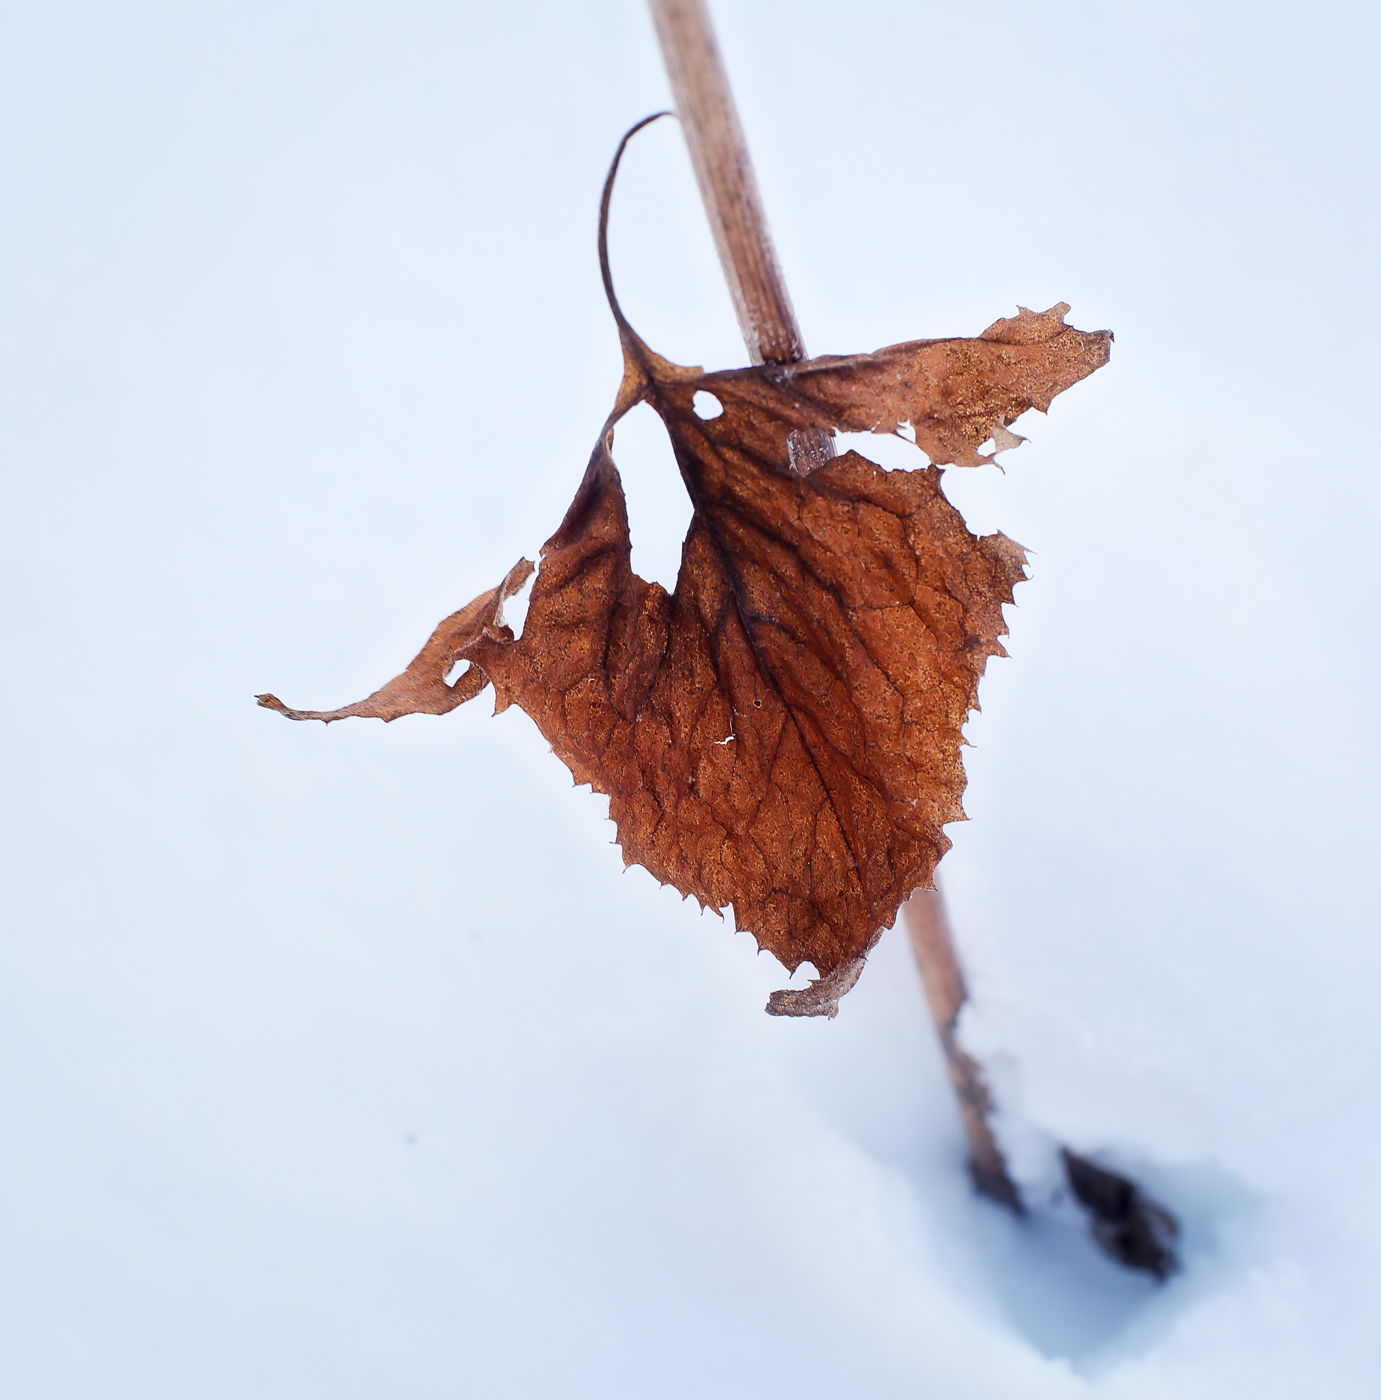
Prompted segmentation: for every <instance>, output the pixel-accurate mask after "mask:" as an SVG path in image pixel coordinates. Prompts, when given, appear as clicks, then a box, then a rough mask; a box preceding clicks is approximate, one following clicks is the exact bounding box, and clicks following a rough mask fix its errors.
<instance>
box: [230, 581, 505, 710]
mask: <svg viewBox="0 0 1381 1400" xmlns="http://www.w3.org/2000/svg"><path fill="white" fill-rule="evenodd" d="M531 577H532V561H531V560H530V559H520V560H519V561H518V562H517V563H516V564H515V565H514V566H513V567H512V568H511V569H510V570H509V571H508V573H507V575H506V576H505V577H504V581H503V582H502V583H501V584H500V585H499V586H498V587H497V588H491V589H490V590H489V591H488V592H487V593H481V594H480V596H479V597H478V598H476V599H475V600H474V601H473V602H470V603H467V604H466V605H465V606H464V607H463V608H461V610H460V611H459V612H454V613H452V614H451V615H450V617H448V618H446V620H445V621H444V622H442V623H441V624H440V625H439V626H438V627H437V629H436V631H435V632H433V633H432V635H431V636H430V637H429V638H428V639H427V644H426V646H424V647H423V648H422V650H421V651H419V652H418V653H417V655H416V656H414V657H413V659H412V661H411V662H410V663H409V664H408V668H407V670H406V671H404V672H403V673H402V675H400V676H394V678H393V679H392V680H391V681H389V683H388V684H387V685H385V686H382V687H381V688H380V689H378V690H376V691H375V692H374V693H373V695H370V696H367V697H366V698H365V699H363V700H357V701H356V702H355V703H354V704H353V705H345V706H343V707H342V708H341V709H339V710H290V709H289V708H288V707H287V706H286V705H285V704H284V703H283V702H282V701H281V700H280V699H279V698H278V697H277V696H276V695H256V696H255V697H254V698H255V699H256V700H258V702H259V703H260V704H261V705H262V706H263V707H264V708H265V709H266V710H277V711H278V713H279V714H280V715H286V716H287V717H288V718H289V719H319V720H322V721H323V722H325V723H326V724H330V723H331V721H332V720H336V719H351V718H355V719H381V720H383V721H384V723H385V724H387V723H389V722H390V721H391V720H395V719H400V718H401V717H402V716H403V715H444V714H448V713H449V712H450V711H451V710H454V709H455V708H456V706H457V705H463V704H464V703H465V702H466V701H467V700H473V699H474V698H475V696H476V695H478V694H479V693H480V691H481V690H483V689H484V687H485V685H486V684H487V683H488V681H487V679H486V677H485V674H484V672H483V671H481V670H478V669H477V668H476V667H475V666H474V665H473V664H471V665H469V666H467V667H466V668H465V670H464V671H463V672H462V673H461V674H460V675H459V676H457V677H456V680H455V683H454V684H453V685H448V684H447V683H446V677H447V676H448V675H449V674H450V672H451V670H452V668H453V667H454V666H455V665H456V663H457V662H459V661H460V660H462V659H463V658H464V655H465V649H466V648H467V647H469V646H472V645H473V644H474V643H475V642H477V641H478V640H479V639H480V638H481V637H488V638H492V639H493V640H494V641H498V642H505V641H507V642H511V641H512V640H513V631H512V629H511V628H509V627H507V626H506V625H505V624H504V620H503V605H504V602H505V601H506V600H507V599H509V598H511V597H512V596H513V595H514V594H515V593H516V592H518V590H519V589H520V588H522V586H523V585H524V584H525V583H526V582H527V581H528V579H529V578H531Z"/></svg>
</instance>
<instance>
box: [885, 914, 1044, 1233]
mask: <svg viewBox="0 0 1381 1400" xmlns="http://www.w3.org/2000/svg"><path fill="white" fill-rule="evenodd" d="M904 909H905V916H906V928H907V932H908V933H909V934H910V935H911V949H912V951H913V952H914V953H915V955H916V963H917V965H918V966H919V967H920V970H921V982H922V984H923V985H924V986H925V996H926V1000H927V1001H928V1002H929V1003H930V1015H931V1018H932V1019H933V1020H934V1022H935V1029H936V1030H937V1031H938V1032H939V1035H940V1045H941V1047H942V1048H943V1050H944V1052H945V1062H946V1064H947V1065H948V1066H949V1077H950V1081H951V1083H952V1084H953V1085H954V1095H955V1097H956V1098H957V1099H958V1100H959V1116H960V1117H961V1118H962V1119H963V1121H964V1136H965V1137H966V1138H967V1139H968V1143H969V1175H970V1176H972V1178H973V1184H974V1186H975V1187H976V1188H977V1189H978V1190H979V1191H980V1192H982V1194H983V1195H985V1196H990V1197H991V1198H992V1199H993V1200H995V1201H1000V1202H1001V1203H1002V1204H1003V1205H1005V1206H1010V1207H1011V1208H1012V1209H1013V1210H1015V1211H1017V1212H1018V1213H1020V1212H1021V1209H1022V1205H1021V1195H1020V1193H1019V1192H1018V1191H1017V1188H1016V1185H1015V1184H1014V1183H1013V1181H1012V1178H1011V1177H1010V1176H1009V1175H1008V1173H1007V1162H1006V1159H1005V1158H1004V1157H1003V1155H1002V1149H1001V1148H1000V1147H999V1146H998V1144H997V1139H996V1138H995V1137H994V1136H993V1130H992V1125H991V1124H990V1123H989V1121H988V1117H989V1115H990V1114H991V1113H992V1111H993V1101H992V1097H991V1095H990V1094H989V1093H988V1084H987V1081H986V1079H985V1078H984V1076H983V1067H982V1066H981V1065H980V1064H979V1063H978V1061H977V1060H975V1059H974V1058H973V1056H972V1055H970V1054H969V1053H968V1051H967V1050H965V1049H964V1048H963V1047H962V1046H961V1045H960V1044H959V1041H958V1038H957V1035H956V1029H957V1027H958V1024H959V1013H960V1012H961V1011H962V1010H963V1009H964V1003H965V1002H966V1001H967V1000H968V999H969V992H968V988H967V986H965V984H964V973H963V969H962V968H961V967H960V966H959V956H958V954H957V953H956V952H955V948H954V936H953V934H951V932H950V927H949V918H948V916H947V915H946V913H945V901H944V897H943V896H942V895H941V894H940V891H939V890H938V889H934V890H917V891H916V893H915V894H913V895H912V896H911V898H910V899H908V900H907V902H906V904H905V906H904Z"/></svg>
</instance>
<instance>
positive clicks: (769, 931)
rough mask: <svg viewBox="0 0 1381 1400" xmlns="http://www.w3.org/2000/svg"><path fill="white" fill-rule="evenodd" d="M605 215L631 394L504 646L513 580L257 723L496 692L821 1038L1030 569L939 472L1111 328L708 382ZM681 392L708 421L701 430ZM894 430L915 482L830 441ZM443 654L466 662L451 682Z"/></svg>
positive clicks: (968, 454) (1049, 316) (917, 838)
mask: <svg viewBox="0 0 1381 1400" xmlns="http://www.w3.org/2000/svg"><path fill="white" fill-rule="evenodd" d="M615 166H616V167H617V161H616V162H615ZM612 180H613V172H612V171H611V172H610V182H612ZM608 194H609V185H606V189H605V201H604V210H603V213H602V217H601V240H600V251H601V261H602V264H603V268H604V273H605V281H606V287H607V289H608V292H609V299H610V305H611V307H612V308H613V311H614V315H615V318H616V320H617V322H618V325H619V331H620V335H621V337H622V341H623V347H624V359H625V371H624V379H623V384H622V386H621V388H620V392H619V395H618V399H617V402H616V404H615V408H614V411H613V413H612V414H611V415H610V418H609V420H608V422H607V423H606V425H605V428H604V431H603V432H602V433H601V435H600V440H599V443H598V445H597V446H596V448H595V451H594V455H593V457H592V458H591V461H590V465H589V467H588V469H587V471H586V473H585V477H584V480H583V481H582V483H581V485H580V489H579V491H578V492H577V493H576V496H575V499H574V501H573V502H572V504H571V507H570V509H569V511H568V512H567V514H566V518H565V520H564V521H563V522H562V524H561V527H560V529H558V530H557V532H556V534H555V535H553V536H552V538H551V539H550V540H548V541H547V543H546V545H545V546H544V547H543V550H542V559H541V567H540V570H539V572H538V575H537V579H536V582H535V583H534V585H533V591H532V599H531V603H530V606H529V610H528V616H527V622H526V624H525V627H524V631H523V635H522V637H521V638H519V639H517V640H514V639H513V637H512V634H511V633H510V632H509V631H508V629H506V628H503V627H502V626H501V625H500V624H499V623H498V611H497V610H498V608H499V607H500V606H501V605H502V600H503V598H504V597H506V596H507V595H508V593H510V592H512V591H513V588H514V587H516V586H517V583H521V581H522V579H521V578H519V579H518V580H517V583H514V580H515V577H516V576H517V571H515V573H512V574H510V575H509V578H508V579H507V580H505V582H504V584H503V585H501V586H500V588H499V589H496V590H491V592H490V593H488V594H485V595H484V597H483V598H481V599H477V600H476V601H475V602H474V603H472V604H471V605H470V607H469V608H468V609H464V610H462V612H461V613H457V614H456V615H455V616H454V617H452V618H448V619H447V620H446V622H445V623H443V624H442V626H441V628H439V629H438V631H437V633H436V635H435V636H434V637H433V638H432V640H431V641H430V642H428V644H427V646H426V648H424V650H423V651H422V653H421V654H420V655H419V656H418V657H417V659H416V660H415V661H414V662H413V663H412V665H411V666H410V667H409V668H408V670H407V671H406V672H405V673H404V674H403V676H400V677H399V678H398V679H397V680H395V681H393V682H390V684H389V685H388V686H386V687H384V689H383V690H381V691H379V692H377V693H376V694H375V695H373V696H371V697H370V698H369V699H368V700H366V701H363V702H361V704H360V705H354V706H348V707H346V708H345V709H343V710H335V711H330V712H327V713H324V714H317V713H314V712H304V711H293V710H288V709H287V708H286V707H285V706H283V705H282V704H281V702H279V701H277V700H275V699H273V697H261V700H260V703H262V704H268V705H270V706H271V707H272V708H275V709H279V710H281V711H282V712H283V713H285V714H288V715H289V716H291V717H292V718H295V719H302V718H318V719H326V720H331V719H338V718H343V717H345V716H347V715H376V716H378V717H380V718H384V719H392V718H396V717H397V716H398V715H399V714H405V713H415V712H425V713H443V712H444V711H445V710H448V709H451V708H454V706H455V705H457V704H459V703H461V702H462V700H464V699H469V698H470V697H471V695H472V694H475V693H478V691H479V689H481V688H482V687H483V684H484V680H485V678H487V679H488V680H490V681H492V682H493V684H494V686H495V689H496V692H497V696H498V701H497V708H498V709H500V710H501V709H504V708H505V707H507V706H508V705H511V704H517V705H519V706H521V707H522V708H523V709H524V710H526V711H527V712H528V714H530V715H531V716H532V718H533V719H534V720H535V721H536V723H537V725H538V727H539V728H540V729H541V731H542V733H543V734H544V735H545V737H546V739H547V740H548V742H549V743H550V744H551V746H552V749H553V751H554V752H555V753H556V754H557V756H558V757H560V758H561V759H562V761H563V762H564V763H566V765H567V766H568V767H569V768H570V770H571V772H572V773H573V774H574V775H575V778H576V780H577V781H578V782H582V783H589V784H590V786H591V787H592V788H593V789H594V790H595V791H596V792H601V793H606V794H607V795H608V796H609V799H610V815H611V817H612V818H613V820H614V822H615V824H616V826H617V828H618V838H619V843H620V845H621V846H622V848H623V855H624V860H625V862H627V863H637V864H639V865H642V866H644V867H646V868H647V869H648V870H649V871H651V873H652V874H653V875H654V876H656V877H657V879H659V880H661V881H663V882H665V883H667V884H671V885H674V886H675V887H676V888H677V889H679V890H680V891H681V892H682V893H683V894H686V895H693V896H694V897H695V898H696V899H698V900H699V901H700V903H701V904H702V905H703V906H706V907H710V908H714V909H719V910H723V909H726V908H728V907H730V906H732V908H733V911H734V920H735V924H736V927H738V928H740V929H748V930H751V931H752V933H753V934H754V935H755V937H756V938H757V941H758V943H759V945H760V946H761V947H764V948H767V949H770V950H771V952H773V953H774V954H775V955H776V956H777V957H778V958H779V959H780V960H781V961H782V962H783V963H784V964H785V965H786V966H787V967H788V968H790V969H791V970H793V971H794V970H795V969H796V968H797V967H798V966H800V965H801V964H802V963H805V962H809V963H811V964H813V965H814V967H815V969H816V972H817V974H818V976H817V980H816V981H814V982H813V983H812V984H811V985H810V986H808V987H806V988H804V989H800V990H791V991H782V992H777V993H774V995H773V997H772V999H771V1001H770V1002H769V1004H768V1010H769V1011H772V1012H774V1013H776V1014H784V1015H828V1016H833V1015H834V1014H835V1010H836V1004H837V1001H838V998H839V997H840V996H841V995H842V994H843V993H844V992H846V991H847V990H848V989H849V987H850V986H852V985H853V983H854V981H855V980H856V979H857V977H858V974H859V971H860V970H861V968H862V965H863V960H864V958H865V956H866V955H867V952H868V950H869V949H870V948H871V947H872V945H873V943H874V942H875V941H876V939H877V937H878V935H879V933H880V932H881V930H882V929H883V928H885V927H886V926H888V925H889V924H890V923H891V922H892V920H893V918H894V917H895V915H896V911H897V909H898V907H899V905H900V904H901V903H902V901H903V900H904V899H905V898H906V897H907V896H908V895H909V894H910V893H911V891H912V890H914V889H916V888H917V887H919V886H928V885H929V884H930V883H931V880H932V876H933V874H934V870H935V865H936V862H937V861H938V860H939V858H940V856H941V855H942V854H943V853H944V851H945V850H946V849H947V848H948V846H949V841H948V838H947V837H946V836H945V834H944V831H943V827H944V825H945V823H947V822H951V821H956V820H959V819H960V818H962V816H963V811H962V808H961V806H960V798H961V795H962V793H963V788H964V773H963V767H962V764H961V762H960V747H961V745H962V743H963V739H962V727H963V725H964V722H965V720H966V719H967V717H968V715H969V713H970V711H972V710H973V709H974V708H975V707H976V705H977V687H978V681H979V677H980V676H981V675H982V673H983V668H984V665H985V663H986V661H987V658H988V657H989V656H993V655H1001V654H1002V646H1001V643H1000V641H999V640H998V639H999V638H1000V637H1001V636H1003V635H1004V634H1005V632H1006V627H1005V626H1004V623H1003V619H1002V605H1003V604H1004V603H1009V602H1011V600H1012V588H1013V585H1014V584H1015V583H1016V582H1017V581H1018V580H1019V579H1021V578H1023V577H1024V569H1023V560H1024V551H1023V550H1022V548H1021V547H1020V546H1019V545H1017V544H1015V543H1013V542H1012V541H1011V540H1009V539H1008V538H1007V537H1006V536H1004V535H1001V534H995V535H988V536H985V537H983V538H979V537H977V536H975V535H973V534H972V533H970V531H969V530H968V528H967V527H966V526H965V524H964V521H963V519H962V517H961V516H960V514H959V513H958V511H956V510H955V509H954V507H953V506H951V505H950V504H949V502H948V501H947V500H946V499H945V496H944V493H943V491H942V489H941V476H942V473H941V471H940V470H939V468H940V467H941V466H943V465H949V464H955V465H963V466H967V465H977V464H979V463H981V462H984V461H990V460H991V456H985V455H984V454H983V453H982V451H981V448H982V447H983V445H984V444H985V443H986V442H988V441H992V442H993V443H994V449H993V450H994V451H997V450H1001V449H1002V448H1005V447H1010V446H1015V445H1016V442H1017V441H1019V440H1020V439H1018V438H1017V436H1016V435H1015V434H1013V433H1010V432H1009V431H1008V425H1009V424H1011V423H1012V422H1013V421H1014V420H1015V419H1016V418H1017V417H1018V416H1019V415H1020V414H1022V413H1023V412H1025V411H1026V410H1027V409H1029V408H1039V409H1042V410H1044V409H1046V408H1048V406H1049V404H1050V401H1051V399H1052V398H1053V397H1054V396H1055V395H1056V394H1058V393H1060V392H1061V391H1062V390H1064V389H1066V388H1068V387H1069V386H1070V385H1071V384H1073V383H1075V382H1076V381H1078V380H1079V379H1082V378H1083V377H1084V376H1085V375H1087V374H1089V373H1091V372H1092V371H1093V370H1094V369H1096V368H1098V367H1099V366H1100V365H1102V364H1103V363H1105V362H1106V360H1107V356H1108V346H1109V342H1110V340H1111V335H1110V334H1109V333H1108V332H1106V331H1098V332H1084V331H1076V330H1073V329H1071V328H1070V327H1068V326H1066V325H1065V324H1064V313H1065V311H1067V310H1068V308H1067V307H1066V306H1063V305H1060V306H1056V307H1054V308H1052V309H1051V310H1050V311H1046V312H1043V313H1040V314H1035V313H1032V312H1030V311H1026V310H1024V309H1023V310H1021V311H1020V312H1019V314H1018V315H1017V316H1016V317H1014V318H1011V319H1008V320H1001V321H997V322H995V323H994V324H993V325H992V326H991V327H989V329H988V330H986V331H985V332H983V334H982V335H981V336H978V337H976V338H973V339H952V340H923V341H913V342H910V343H908V344H904V345H895V346H891V347H889V348H887V349H885V350H880V351H877V352H876V353H875V354H872V355H850V356H822V357H820V358H818V359H814V360H806V361H803V362H801V363H799V364H795V365H791V366H757V367H754V368H751V369H741V370H731V371H726V372H722V373H716V374H704V373H703V372H702V371H700V370H698V369H688V368H685V367H682V366H678V365H673V364H671V363H670V362H669V361H667V360H664V359H662V358H661V357H660V356H659V355H657V354H655V353H654V352H653V351H652V350H650V349H649V348H648V347H647V346H646V345H645V344H644V343H643V341H642V340H641V339H640V338H639V337H638V336H637V334H636V333H635V332H634V331H633V330H632V328H631V327H630V326H629V325H628V323H627V321H626V320H625V319H624V317H623V315H622V313H621V311H620V310H619V307H618V304H617V301H616V299H615V298H614V294H613V288H612V283H611V282H610V279H609V273H608V261H607V255H606V253H605V249H604V236H603V226H604V221H605V219H606V218H607V210H608ZM699 392H704V393H708V394H712V395H713V396H714V398H715V399H717V400H718V403H719V405H720V407H721V410H722V411H721V412H720V413H719V414H718V416H715V417H713V418H709V419H704V418H701V417H700V416H699V415H698V414H697V412H696V409H695V396H696V394H697V393H699ZM644 401H645V402H648V403H650V404H651V405H652V407H653V408H654V409H655V410H656V411H657V413H658V414H659V415H660V416H661V418H662V421H663V423H664V424H665V425H666V428H667V432H668V433H669V435H670V437H671V441H672V444H673V446H674V448H675V452H676V459H677V462H678V464H679V466H680V470H681V475H682V478H683V480H684V482H685V485H686V489H687V491H688V492H689V493H690V498H691V502H692V504H693V506H694V516H693V519H692V522H691V526H690V530H689V532H688V534H687V537H686V542H685V547H684V551H683V554H682V561H681V570H680V574H679V576H678V579H677V584H676V590H675V593H674V594H670V595H668V593H667V592H666V590H665V589H663V588H662V587H661V586H660V585H659V584H655V583H647V582H645V581H644V580H642V579H640V578H638V577H637V575H636V574H634V573H633V571H632V568H631V566H630V562H629V561H630V552H631V546H630V541H629V532H628V516H627V511H626V509H625V505H624V496H623V488H622V486H621V484H620V481H619V475H618V470H617V468H616V467H615V465H614V461H613V457H612V455H611V448H612V445H613V437H614V427H615V424H616V423H617V422H618V420H619V418H621V417H622V416H623V415H624V414H625V413H627V412H628V411H629V410H630V409H631V408H632V407H634V406H635V405H636V404H638V403H641V402H644ZM906 425H909V426H910V429H911V431H912V433H913V434H914V437H915V441H916V443H917V445H918V446H919V447H921V448H922V449H923V450H924V451H925V452H926V454H927V455H928V456H929V457H930V460H931V463H932V465H931V466H929V467H921V468H920V469H918V470H916V471H885V470H884V469H883V468H881V467H880V466H877V465H876V464H874V463H872V462H870V461H868V460H867V459H866V458H864V457H861V456H859V455H858V454H857V453H855V452H849V453H846V454H845V455H843V456H840V457H833V458H832V457H831V456H830V447H829V443H830V434H832V433H833V432H834V431H847V432H864V431H868V432H884V433H892V432H898V431H902V430H903V429H904V428H905V426H906ZM523 567H524V566H523V565H520V566H519V569H522V568H523ZM527 567H528V568H529V569H530V566H527ZM523 577H526V575H523ZM461 658H463V659H466V660H468V661H470V662H471V670H469V671H468V672H467V673H466V674H465V675H464V676H462V677H461V679H460V681H459V682H457V684H456V686H454V687H447V686H446V685H445V681H444V677H445V675H446V673H447V671H448V670H449V668H450V667H451V666H453V665H454V664H455V663H456V661H457V660H458V659H461ZM462 689H464V690H465V692H466V693H463V694H462V693H461V691H462Z"/></svg>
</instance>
